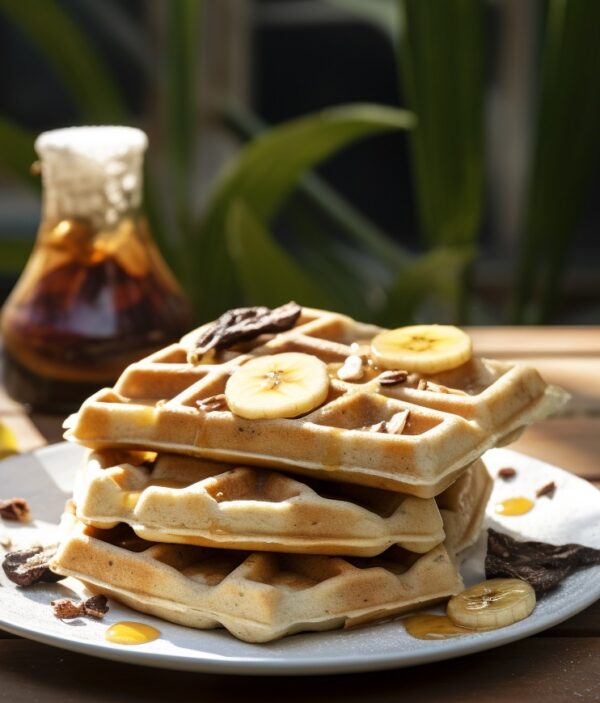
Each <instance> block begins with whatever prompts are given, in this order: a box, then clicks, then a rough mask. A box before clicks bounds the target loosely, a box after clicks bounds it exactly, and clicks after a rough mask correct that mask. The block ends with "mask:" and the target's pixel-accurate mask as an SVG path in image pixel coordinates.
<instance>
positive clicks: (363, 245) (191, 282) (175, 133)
mask: <svg viewBox="0 0 600 703" xmlns="http://www.w3.org/2000/svg"><path fill="white" fill-rule="evenodd" d="M104 1H105V2H106V3H108V4H109V5H110V4H111V3H110V1H109V0H104ZM324 1H326V2H329V3H330V4H334V5H336V6H338V7H345V8H346V9H347V10H348V11H349V12H353V13H355V14H358V15H361V16H363V17H364V18H365V19H366V20H367V21H369V22H371V23H372V24H374V25H375V26H377V27H378V28H379V29H381V30H382V31H383V32H384V35H385V36H386V38H387V39H388V40H389V39H391V40H392V41H394V43H395V44H396V45H397V55H398V65H399V74H400V76H401V80H402V84H403V93H404V94H405V95H406V99H407V102H408V107H409V108H410V110H411V111H412V114H411V113H409V112H407V111H405V110H401V109H398V108H392V107H384V106H379V105H349V106H345V107H340V108H331V109H327V110H323V111H321V112H318V113H314V114H311V115H307V116H304V117H301V118H297V119H294V120H291V121H289V122H286V123H282V124H279V125H277V126H275V127H266V126H265V125H262V124H260V122H259V121H258V120H257V119H256V118H255V117H254V116H253V115H252V114H251V113H249V112H248V111H247V110H245V109H243V108H239V107H238V108H237V109H236V110H233V111H229V113H228V115H227V116H226V119H227V120H228V121H229V123H230V124H233V126H234V128H235V129H236V131H237V132H238V133H240V134H241V135H242V136H243V137H244V138H245V139H249V141H248V143H247V144H246V145H245V146H244V147H243V148H241V149H240V151H239V153H238V154H237V156H236V157H235V158H234V159H233V160H232V161H231V162H230V163H228V164H226V166H225V168H224V170H223V172H222V173H221V175H220V177H219V178H218V179H216V181H215V183H214V184H213V188H212V193H211V196H210V197H209V199H208V201H207V203H206V206H205V208H204V210H203V212H202V213H201V215H200V216H199V217H197V216H195V214H194V213H195V208H194V207H193V204H194V203H195V201H196V200H197V199H198V193H197V192H196V189H197V186H196V184H195V182H194V178H193V174H194V172H195V165H196V164H195V159H196V158H197V155H198V151H199V149H198V146H199V147H200V148H201V147H202V143H201V140H202V134H197V129H196V127H195V125H196V123H197V119H196V116H197V112H198V105H199V102H200V101H201V100H202V85H200V82H199V73H198V58H199V47H200V41H201V28H202V24H203V17H202V7H203V3H202V2H201V0H178V1H177V2H169V3H167V4H166V5H165V27H164V47H163V51H162V52H161V54H160V57H161V58H160V61H161V62H162V66H161V70H160V71H159V75H160V76H161V80H160V81H159V89H158V90H157V98H158V100H159V102H160V110H159V112H160V114H161V117H162V119H161V120H160V130H161V131H160V134H159V135H158V140H157V141H158V142H159V144H160V150H156V145H155V144H154V143H153V144H151V147H150V151H151V155H152V157H153V159H155V160H156V159H160V168H159V169H153V170H152V172H150V171H148V173H147V178H146V208H147V211H148V215H149V218H150V220H151V225H152V228H153V230H154V233H155V236H156V238H157V241H158V243H159V246H161V248H162V250H163V252H164V253H165V256H166V258H167V259H168V261H169V262H170V264H171V265H172V267H173V268H174V270H175V272H176V274H177V275H178V277H179V278H180V280H181V281H182V283H183V285H184V287H185V288H186V290H187V292H188V294H189V295H190V298H191V299H192V301H193V303H194V306H195V309H196V312H197V316H198V319H199V320H205V319H209V318H213V317H215V316H216V315H218V314H220V313H221V312H222V311H223V310H224V309H226V308H228V307H231V306H232V305H239V304H244V303H248V304H256V303H262V304H273V305H274V304H278V303H281V302H284V301H285V300H288V299H290V298H296V299H297V300H298V301H299V302H302V303H305V304H310V305H314V306H322V307H334V308H336V309H338V310H341V311H343V312H347V313H349V314H352V315H355V316H357V317H361V318H366V319H371V320H376V321H379V322H381V323H384V324H392V325H393V324H401V323H403V322H408V321H411V320H412V319H414V318H415V316H418V314H419V311H420V310H423V309H424V306H425V305H426V306H428V307H427V309H428V310H429V314H430V315H431V314H432V313H431V311H432V310H433V311H434V313H435V316H437V317H438V319H441V318H445V319H448V318H452V319H455V320H461V321H464V320H465V319H466V312H467V309H468V304H467V303H468V301H469V299H470V297H469V295H470V293H469V271H470V269H471V265H472V262H473V261H474V259H475V257H476V253H477V241H478V237H479V230H480V224H481V217H482V212H483V208H484V151H483V66H484V63H485V60H484V58H485V57H484V51H485V26H484V3H482V2H481V1H480V0H444V1H443V2H437V3H425V2H423V1H422V0H370V2H369V3H365V2H363V3H361V2H357V1H356V0H324ZM548 1H549V12H548V24H547V30H546V39H545V48H544V53H543V59H542V76H543V80H542V89H541V95H540V106H539V119H538V130H537V147H536V152H535V158H534V166H533V169H532V175H531V182H530V188H529V190H530V197H529V204H528V210H527V224H526V228H525V232H526V237H525V239H524V250H523V252H524V253H523V258H522V262H521V268H520V273H519V281H520V285H519V291H518V295H517V297H516V300H515V319H517V320H521V319H523V311H524V310H525V309H527V308H528V305H529V302H530V297H531V290H532V288H531V286H532V285H533V283H530V280H531V279H532V277H533V274H536V275H537V274H538V273H539V271H540V270H541V269H542V267H545V274H544V275H545V280H546V281H547V282H551V293H552V295H550V294H548V290H549V288H548V286H549V284H548V283H546V292H545V293H544V289H543V286H542V295H541V301H540V303H539V305H538V307H537V309H536V311H534V313H533V315H534V319H535V316H537V319H542V318H546V317H547V316H548V314H549V312H550V311H551V309H552V305H553V303H554V300H555V297H556V295H555V294H556V291H557V290H558V288H559V286H560V278H561V273H562V267H563V266H564V259H565V257H564V255H563V253H564V248H565V247H566V242H567V239H568V234H569V232H570V231H571V230H572V227H573V224H574V221H575V219H576V217H577V215H578V212H579V208H580V205H581V194H582V192H584V191H585V186H586V182H587V180H588V179H589V174H590V172H591V164H592V163H593V158H594V157H595V154H596V151H594V149H591V148H590V144H591V143H592V142H594V139H595V138H596V137H597V136H598V133H599V132H598V129H597V124H598V118H599V117H600V107H599V102H598V95H599V89H598V85H597V83H598V82H597V81H596V84H595V85H594V75H595V76H596V77H597V75H598V51H599V50H598V43H597V42H595V40H594V28H595V27H597V26H600V25H599V24H598V20H600V3H597V2H595V1H594V0H548ZM0 13H3V14H4V15H5V16H6V17H8V18H9V19H10V20H11V21H12V22H13V23H14V24H15V25H16V26H18V27H19V28H20V30H21V31H22V32H24V33H25V34H27V35H28V36H29V38H30V39H31V40H32V42H33V43H34V45H35V46H36V47H37V49H38V51H39V52H40V54H41V55H42V56H43V57H44V58H45V60H46V61H47V62H48V63H49V65H51V66H52V67H53V69H54V71H55V72H56V75H57V76H58V77H59V78H60V79H61V81H62V83H63V85H64V87H65V89H66V90H67V91H68V92H69V94H70V95H71V96H72V97H73V100H74V102H75V104H76V105H77V106H78V109H79V111H80V114H81V121H82V122H87V123H106V122H113V123H114V122H121V123H129V122H131V118H130V116H128V114H127V111H126V109H125V106H124V102H123V100H122V99H121V96H120V94H119V90H118V88H117V86H116V84H115V81H114V77H113V76H111V73H110V71H109V69H108V68H107V66H105V65H104V63H103V60H102V58H101V56H100V55H99V54H98V53H97V52H96V51H95V50H94V48H93V46H92V44H91V42H89V41H88V39H87V37H86V34H85V32H84V31H83V30H82V28H81V27H80V26H79V25H78V23H77V21H76V20H75V19H74V18H73V17H70V16H69V15H68V14H67V13H66V12H65V10H64V9H63V7H62V5H60V4H59V3H57V2H56V0H43V1H41V0H40V1H36V2H31V1H30V2H22V3H15V2H13V1H12V0H0ZM582 64H583V65H585V70H583V71H582V70H581V67H582ZM594 71H595V74H594ZM582 103H583V104H585V105H586V117H585V118H584V119H583V121H582V122H578V123H577V124H578V125H579V127H576V126H575V123H576V121H577V117H578V111H577V110H576V109H574V108H573V107H572V106H573V104H576V105H581V104H582ZM413 115H416V116H417V117H418V124H417V121H416V119H415V117H414V116H413ZM390 130H409V131H410V144H411V152H412V163H413V171H414V175H415V186H416V198H417V210H418V213H419V219H420V224H421V231H422V234H423V247H424V250H425V251H424V253H423V254H420V255H416V254H414V253H412V252H410V251H407V250H406V249H404V248H403V247H401V246H400V245H399V244H398V243H397V241H396V240H395V238H394V237H392V236H391V235H390V234H388V233H386V232H383V231H381V230H380V229H379V228H378V227H377V226H376V225H375V224H373V223H371V222H370V221H369V220H367V219H366V218H365V217H364V215H362V214H361V213H359V212H357V211H356V209H355V208H354V207H353V205H352V204H351V203H349V202H347V201H346V200H345V199H344V198H343V197H342V196H341V195H340V194H339V193H337V192H336V191H335V190H334V189H333V188H332V187H331V186H330V185H328V184H327V183H325V182H324V181H323V180H322V179H320V178H319V177H318V176H316V175H315V174H313V173H311V172H310V169H311V168H313V167H315V166H317V165H318V164H319V163H321V162H322V161H324V160H325V159H327V158H329V157H330V156H332V155H333V154H335V153H336V152H337V151H339V150H340V149H342V148H344V147H345V146H346V145H349V144H351V143H353V142H355V141H356V140H359V139H363V138H366V137H368V136H371V135H376V134H378V133H382V132H385V131H390ZM566 132H568V134H569V140H566V139H564V140H563V141H562V144H561V145H560V146H558V144H557V138H556V137H557V135H560V134H561V133H566ZM34 137H35V135H33V134H30V133H28V132H27V130H24V129H23V128H21V127H20V126H18V125H15V124H12V123H11V122H10V121H8V120H7V119H5V118H2V117H1V116H0V154H1V155H2V156H1V157H0V161H1V164H2V166H3V167H4V169H5V170H7V171H9V172H11V173H13V174H14V175H15V176H16V177H18V178H21V179H24V180H26V181H27V182H29V183H31V182H32V178H31V175H30V173H29V166H30V164H31V162H32V160H33V158H34V154H33V149H32V144H33V139H34ZM571 137H572V138H571ZM198 141H200V144H198ZM558 141H560V140H558ZM594 143H595V142H594ZM568 144H572V145H574V148H573V149H569V147H568V146H567V145H568ZM561 170H563V171H564V170H568V171H569V173H570V174H576V176H575V177H574V178H573V179H572V180H571V182H570V184H569V186H568V187H565V189H564V190H562V189H561V184H560V172H561ZM156 172H159V173H161V174H163V176H164V177H163V179H162V180H161V183H158V182H156V181H155V179H154V176H153V174H154V173H156ZM558 191H560V195H561V196H564V195H565V194H566V197H557V192H558ZM292 194H294V197H291V196H292ZM548 199H550V202H551V208H549V209H548V210H547V211H544V206H543V203H547V201H548ZM283 210H285V212H286V217H287V218H293V221H294V228H293V230H294V241H292V242H289V241H286V242H282V241H280V239H278V238H277V237H276V235H275V231H274V230H275V228H274V221H275V219H276V217H277V216H278V214H279V213H280V212H281V211H283ZM327 222H332V223H334V224H335V227H336V231H337V232H338V233H341V236H331V235H330V234H329V233H328V227H327ZM400 234H401V233H400ZM542 238H543V240H544V244H545V250H546V251H547V256H546V257H545V259H544V261H543V262H540V260H539V259H538V258H536V256H535V252H537V251H539V248H540V240H541V239H542ZM0 254H1V256H0V259H1V261H2V265H1V267H0V268H2V269H4V270H10V269H13V270H17V269H18V268H19V267H20V266H21V265H22V263H23V262H24V258H25V252H24V247H23V245H22V244H20V243H11V242H0ZM539 275H540V276H541V275H542V274H541V273H539ZM432 305H433V307H432Z"/></svg>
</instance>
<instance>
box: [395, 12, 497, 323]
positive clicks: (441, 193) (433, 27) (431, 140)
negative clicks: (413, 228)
mask: <svg viewBox="0 0 600 703" xmlns="http://www.w3.org/2000/svg"><path fill="white" fill-rule="evenodd" d="M398 7H399V9H400V12H401V15H402V19H401V22H400V26H401V39H400V42H399V45H398V46H399V52H398V60H399V63H400V75H401V76H402V83H403V87H404V95H405V96H406V99H407V103H408V107H409V108H410V109H411V110H414V112H415V113H416V114H417V116H418V118H419V125H418V127H417V129H415V130H414V131H413V132H412V133H411V135H410V145H411V153H412V165H413V172H414V179H415V185H416V195H417V205H418V213H419V221H420V225H421V230H422V232H423V234H424V235H425V237H426V239H427V241H428V242H429V244H430V245H431V246H456V247H465V246H472V245H474V243H475V242H476V239H477V236H478V234H479V229H480V225H481V218H482V213H483V202H484V140H483V97H484V66H485V52H484V30H485V26H484V9H485V3H483V2H481V0H443V2H434V3H431V2H423V0H398ZM469 280H470V276H469V272H468V271H465V275H464V277H463V281H462V285H461V295H460V296H459V300H458V303H457V310H456V318H457V319H458V320H459V321H461V322H464V321H465V318H466V312H467V311H466V302H467V292H468V288H469Z"/></svg>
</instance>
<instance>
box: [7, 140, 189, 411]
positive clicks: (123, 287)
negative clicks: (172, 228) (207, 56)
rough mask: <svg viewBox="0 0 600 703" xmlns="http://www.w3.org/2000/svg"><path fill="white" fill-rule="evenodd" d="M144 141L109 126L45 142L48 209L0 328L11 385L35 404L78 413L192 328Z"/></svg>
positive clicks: (14, 393) (10, 390)
mask: <svg viewBox="0 0 600 703" xmlns="http://www.w3.org/2000/svg"><path fill="white" fill-rule="evenodd" d="M78 132H79V134H77V133H78ZM80 132H84V133H83V134H81V133H80ZM69 133H70V134H69ZM56 135H58V136H59V137H60V138H59V139H58V140H57V138H56ZM44 136H47V137H48V141H47V142H46V143H44V140H43V138H44ZM111 139H114V140H116V141H117V142H118V145H117V146H115V144H113V143H112V142H111ZM40 140H41V144H40ZM145 144H146V142H145V135H143V133H142V132H139V130H130V129H129V128H108V127H107V128H104V127H89V128H72V129H70V130H57V131H55V132H50V133H46V135H42V136H41V137H40V139H38V142H37V143H36V148H37V149H38V152H39V153H40V155H41V157H42V174H43V176H44V216H43V219H42V223H41V226H40V230H39V233H38V238H37V241H36V243H35V246H34V249H33V252H32V254H31V257H30V259H29V261H28V263H27V266H26V268H25V270H24V272H23V274H22V276H21V278H20V280H19V281H18V283H17V285H16V286H15V289H14V290H13V292H12V293H11V295H10V297H9V299H8V300H7V303H6V305H5V306H4V309H3V312H2V319H1V332H2V342H3V355H4V383H5V386H6V389H7V391H8V393H9V394H10V395H11V396H12V397H13V398H14V399H16V400H18V401H20V402H23V403H26V404H28V405H30V406H31V407H33V408H35V409H37V410H44V411H50V412H62V413H67V412H71V411H73V410H76V409H77V408H78V406H79V405H80V404H81V402H82V401H83V400H84V399H85V398H86V397H88V396H89V395H90V394H92V393H93V392H95V391H96V390H98V389H99V388H102V387H104V386H108V385H112V384H113V383H114V382H115V381H116V379H117V378H118V376H119V374H120V373H121V372H122V371H123V369H124V368H125V367H126V366H127V365H128V364H130V363H131V362H132V361H135V360H137V359H140V358H142V357H144V356H146V355H147V354H149V353H151V352H152V351H154V350H157V349H159V348H160V347H162V346H165V345H166V344H168V343H169V342H172V341H174V340H176V339H178V338H179V337H180V336H181V335H182V334H184V333H185V332H186V331H187V330H188V329H189V327H190V325H191V313H190V307H189V304H188V302H187V300H186V298H185V296H184V294H183V292H182V290H181V288H180V287H179V285H178V283H177V282H176V280H175V278H174V276H173V275H172V273H171V272H170V270H169V269H168V267H167V265H166V263H165V262H164V261H163V259H162V257H161V255H160V253H159V251H158V249H157V247H156V245H155V243H154V241H153V239H152V236H151V234H150V232H149V230H148V226H147V223H146V220H145V218H144V216H143V215H142V213H141V207H140V206H141V166H142V157H143V151H144V149H145ZM57 145H58V146H57ZM103 147H104V148H103ZM111 150H112V151H111ZM45 166H47V169H46V170H45Z"/></svg>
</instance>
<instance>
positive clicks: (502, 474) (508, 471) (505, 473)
mask: <svg viewBox="0 0 600 703" xmlns="http://www.w3.org/2000/svg"><path fill="white" fill-rule="evenodd" d="M516 475H517V470H516V469H513V468H512V467H511V466H506V467H504V468H503V469H500V471H498V478H501V479H503V480H504V481H507V480H508V479H509V478H514V477H515V476H516Z"/></svg>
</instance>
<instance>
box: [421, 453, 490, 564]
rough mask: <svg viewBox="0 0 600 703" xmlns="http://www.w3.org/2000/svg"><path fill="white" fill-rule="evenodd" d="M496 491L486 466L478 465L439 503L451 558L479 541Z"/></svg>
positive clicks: (441, 495)
mask: <svg viewBox="0 0 600 703" xmlns="http://www.w3.org/2000/svg"><path fill="white" fill-rule="evenodd" d="M493 487H494V482H493V480H492V478H491V476H490V474H489V473H488V470H487V469H486V467H485V464H484V463H483V462H482V461H477V462H476V463H475V464H473V466H472V467H471V468H470V469H469V470H468V471H465V472H464V473H463V474H461V475H460V477H459V478H458V479H457V480H456V481H455V482H454V483H453V484H452V485H451V486H450V487H449V488H446V490H445V491H444V492H443V493H440V495H439V496H437V498H436V499H435V500H436V503H437V505H438V507H439V509H440V513H441V515H442V521H443V523H444V532H445V533H446V539H445V545H446V548H447V549H448V551H449V552H450V553H451V554H460V553H461V552H462V551H464V550H465V549H466V548H467V547H470V546H471V545H472V544H474V543H475V542H476V541H477V538H478V537H479V533H480V532H481V525H482V523H483V519H484V517H485V509H486V506H487V504H488V501H489V499H490V495H491V494H492V488H493Z"/></svg>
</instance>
